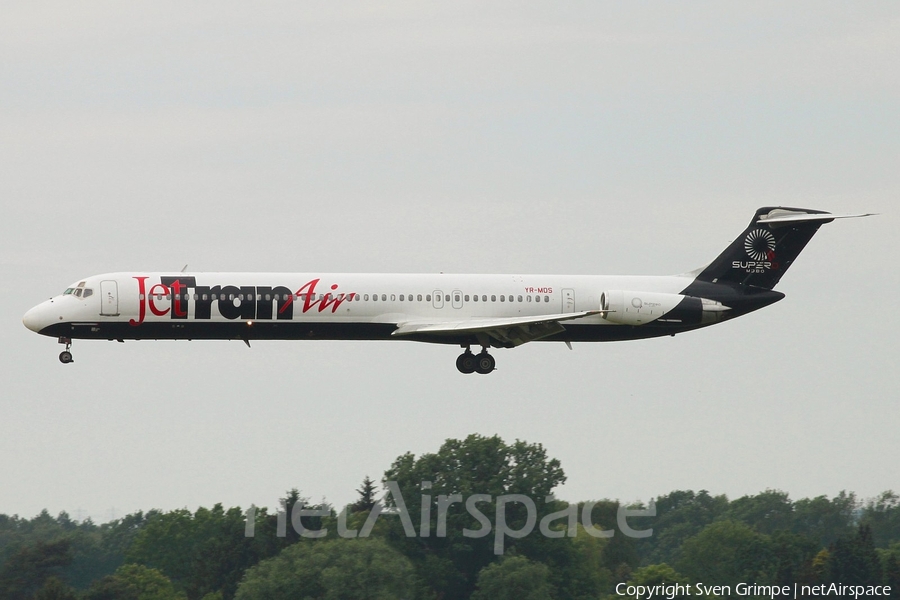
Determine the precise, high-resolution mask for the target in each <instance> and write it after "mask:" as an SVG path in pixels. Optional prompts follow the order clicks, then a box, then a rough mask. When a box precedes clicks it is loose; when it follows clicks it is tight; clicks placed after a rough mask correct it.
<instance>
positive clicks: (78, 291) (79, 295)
mask: <svg viewBox="0 0 900 600" xmlns="http://www.w3.org/2000/svg"><path fill="white" fill-rule="evenodd" d="M75 295H76V296H77V297H79V298H81V288H78V289H77V290H75Z"/></svg>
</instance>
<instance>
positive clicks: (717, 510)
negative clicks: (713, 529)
mask: <svg viewBox="0 0 900 600" xmlns="http://www.w3.org/2000/svg"><path fill="white" fill-rule="evenodd" d="M727 509H728V498H726V497H725V496H711V495H710V494H709V492H707V491H706V490H700V491H699V492H697V493H694V492H693V491H691V490H686V491H684V490H680V491H674V492H672V493H670V494H667V495H664V496H660V497H659V498H657V499H656V518H655V519H654V521H653V537H651V538H649V539H644V540H638V543H637V550H638V552H639V554H640V556H641V559H642V562H643V564H659V563H669V564H671V563H673V562H675V561H676V560H677V558H678V551H679V548H681V545H682V544H683V543H684V542H685V540H687V539H688V538H690V537H692V536H695V535H697V534H698V533H700V531H701V530H702V529H703V528H704V527H706V526H707V525H709V524H710V523H712V522H713V521H715V520H716V519H718V518H720V517H721V515H722V514H723V513H724V512H725V511H726V510H727Z"/></svg>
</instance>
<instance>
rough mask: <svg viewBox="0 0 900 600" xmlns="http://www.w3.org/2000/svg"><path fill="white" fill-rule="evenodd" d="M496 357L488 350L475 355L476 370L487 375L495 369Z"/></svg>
mask: <svg viewBox="0 0 900 600" xmlns="http://www.w3.org/2000/svg"><path fill="white" fill-rule="evenodd" d="M495 364H496V362H495V361H494V357H493V356H491V355H490V354H488V353H487V352H481V353H479V354H478V356H476V357H475V370H476V371H477V372H478V373H480V374H481V375H487V374H488V373H490V372H491V371H493V370H494V365H495Z"/></svg>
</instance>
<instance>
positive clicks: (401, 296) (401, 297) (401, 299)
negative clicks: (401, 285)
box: [400, 294, 405, 302]
mask: <svg viewBox="0 0 900 600" xmlns="http://www.w3.org/2000/svg"><path fill="white" fill-rule="evenodd" d="M403 298H405V296H404V295H403V294H400V302H403Z"/></svg>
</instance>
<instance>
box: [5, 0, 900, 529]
mask: <svg viewBox="0 0 900 600" xmlns="http://www.w3.org/2000/svg"><path fill="white" fill-rule="evenodd" d="M898 198H900V4H898V3H897V2H894V1H883V2H866V3H846V2H826V1H821V0H817V1H815V2H793V3H789V4H785V3H783V2H754V3H738V2H724V3H723V2H695V3H690V4H685V3H677V4H675V3H667V2H629V3H620V2H570V3H551V2H545V3H535V2H483V1H479V2H453V3H445V4H443V5H439V4H436V3H421V2H405V1H397V2H377V3H372V2H359V3H350V2H303V3H296V2H282V3H266V4H264V5H259V4H258V3H253V4H252V5H250V4H247V3H239V2H197V3H190V4H187V5H186V4H185V3H182V2H160V1H155V2H129V3H120V2H94V3H88V4H85V3H70V2H28V3H24V2H22V3H16V4H13V3H5V4H4V5H3V6H2V8H0V201H2V220H0V265H2V274H3V279H4V281H5V284H6V285H5V287H6V290H7V293H5V294H3V295H0V319H2V320H0V377H2V381H3V389H2V392H0V394H2V396H0V419H2V432H3V434H2V436H0V456H2V461H0V481H2V485H0V512H2V513H7V514H13V513H18V514H20V515H22V516H32V515H34V514H36V513H37V512H38V511H40V510H41V509H42V508H47V509H49V510H50V511H51V512H53V513H56V512H58V511H60V510H64V509H65V510H68V511H69V512H70V513H72V514H73V515H75V516H79V517H84V516H87V515H93V516H94V518H95V519H97V520H106V519H108V518H109V517H110V516H122V515H123V514H125V513H126V512H131V511H134V510H138V509H144V510H146V509H150V508H162V509H173V508H178V507H185V506H186V507H188V508H191V509H194V508H196V507H197V506H198V505H205V506H210V505H212V504H214V503H216V502H222V503H224V504H225V505H227V506H233V505H241V506H244V507H246V506H248V505H249V504H250V503H255V504H257V505H260V506H274V505H275V503H276V501H277V498H278V497H279V496H280V495H283V492H284V491H285V490H287V489H289V488H292V487H297V488H300V489H301V491H302V492H303V493H304V494H305V495H309V496H312V497H313V498H315V499H320V498H322V497H325V498H326V500H327V501H329V502H331V503H333V504H335V505H342V504H343V503H346V502H349V501H352V500H353V498H354V496H355V494H354V491H353V490H354V488H356V487H358V486H359V483H360V481H361V480H362V479H363V477H364V476H366V475H370V476H372V477H374V478H380V477H381V475H382V473H383V472H384V470H385V469H386V468H387V467H388V466H389V465H390V463H391V461H392V460H393V459H394V458H396V457H397V456H398V455H400V454H402V453H404V452H406V451H412V452H414V453H416V454H420V453H423V452H433V451H436V450H437V449H438V447H439V446H440V444H441V443H442V442H443V440H444V439H446V438H448V437H463V436H466V435H468V434H470V433H482V434H485V435H492V434H495V433H496V434H499V435H501V436H502V437H503V438H504V439H506V440H507V441H510V442H511V441H513V440H514V439H516V438H519V439H525V440H528V441H530V442H541V443H543V444H544V445H545V446H546V447H547V450H548V452H549V454H550V455H551V456H553V457H556V458H559V459H560V460H561V461H562V464H563V468H564V469H565V472H566V474H567V475H568V482H567V483H566V484H565V486H564V487H563V488H562V489H560V490H559V493H558V495H559V496H560V497H562V498H564V499H568V500H573V501H577V500H586V499H591V498H602V497H606V498H619V499H622V500H626V501H628V500H637V499H640V500H644V501H646V500H649V499H650V498H651V497H653V496H657V495H660V494H664V493H668V492H670V491H672V490H674V489H689V488H690V489H695V490H698V489H704V488H705V489H708V490H710V491H711V492H714V493H727V494H728V495H729V496H731V497H737V496H740V495H743V494H752V493H757V492H759V491H762V490H764V489H766V488H777V489H782V490H785V491H787V492H789V493H790V494H791V495H792V497H794V498H799V497H805V496H815V495H820V494H827V495H833V494H835V493H837V492H839V491H840V490H844V489H846V490H852V491H855V492H857V493H859V494H860V495H862V496H872V495H874V494H876V493H878V492H880V491H883V490H885V489H888V488H893V489H895V490H898V489H900V466H898V461H897V457H898V456H900V435H898V431H900V404H898V400H900V398H898V395H900V394H898V384H900V376H898V369H897V367H896V363H897V359H898V354H900V353H898V350H897V347H898V345H897V339H898V334H900V326H898V325H900V323H898V309H897V306H896V304H897V298H898V294H900V285H898V277H897V274H896V267H895V266H892V263H893V261H894V260H895V259H896V258H897V257H898V246H900V244H898V241H897V233H896V232H897V230H898V227H900V220H898V218H897V215H896V212H897V211H896V206H897V200H898ZM765 205H787V206H801V207H808V208H817V209H824V210H829V211H832V212H842V213H843V212H880V213H882V215H881V216H879V217H875V218H870V219H865V220H855V221H843V222H836V223H833V224H830V225H827V226H826V227H824V228H823V229H822V230H821V231H820V233H819V234H818V235H817V236H816V238H815V239H814V240H813V241H812V243H811V244H810V246H809V247H808V249H807V250H806V251H805V252H804V254H803V255H801V257H800V259H798V261H797V262H796V264H795V265H794V267H793V269H792V270H791V271H790V273H789V274H788V275H787V276H786V277H785V279H784V280H783V282H782V283H781V285H780V286H779V288H778V289H780V290H781V291H783V292H784V293H786V294H787V299H786V300H784V301H783V302H781V303H779V304H777V305H774V306H772V307H770V308H768V309H766V310H763V311H760V312H757V313H754V314H752V315H749V316H746V317H743V318H741V319H738V320H736V321H732V322H729V323H727V324H723V325H719V326H716V327H713V328H709V329H706V330H703V331H699V332H694V333H691V334H687V335H683V336H678V337H675V338H666V339H661V340H646V341H640V342H627V343H616V344H576V345H575V349H574V351H569V350H568V349H566V347H565V346H564V345H562V344H558V345H557V344H540V343H535V344H528V345H526V346H524V347H521V348H517V349H514V350H498V351H495V355H496V357H497V360H498V371H496V372H495V373H493V374H492V375H490V376H489V377H479V376H462V375H460V374H459V373H457V372H456V369H455V367H454V360H455V357H456V355H457V354H458V349H457V348H454V347H452V346H446V347H445V346H433V345H424V344H415V343H410V342H318V343H311V342H309V343H304V342H259V343H255V344H254V346H253V348H252V349H250V350H248V349H247V348H246V347H245V346H244V345H243V344H241V343H236V342H224V341H222V342H190V343H188V342H147V341H145V342H131V343H126V344H124V345H123V344H116V343H108V342H87V341H80V342H76V343H75V345H74V347H73V350H74V354H75V359H76V362H75V363H74V364H72V365H68V366H63V365H61V364H60V363H59V362H58V361H57V358H56V356H57V354H58V352H59V350H60V348H59V347H58V346H57V344H56V342H55V340H53V339H50V338H44V337H40V336H37V335H35V334H33V333H32V332H30V331H28V330H27V329H25V327H24V326H23V325H22V323H21V317H22V314H23V313H24V312H25V311H26V310H27V309H28V308H30V307H31V306H32V305H34V304H37V303H38V302H40V301H41V300H43V299H45V298H47V297H48V296H51V295H54V294H56V293H59V292H61V291H62V290H63V289H64V288H65V287H66V285H67V284H69V283H71V282H72V281H77V280H78V279H79V278H81V277H83V276H86V275H91V274H97V273H102V272H108V271H119V270H168V269H171V270H179V269H181V267H182V266H183V265H184V264H185V263H188V264H189V265H190V268H191V270H198V271H229V270H232V271H240V270H247V271H304V272H306V271H316V272H329V271H350V272H357V271H358V272H379V271H389V272H438V271H444V272H477V273H491V272H498V273H504V272H514V273H518V272H532V273H533V272H538V273H579V274H582V273H596V274H619V273H628V274H671V273H678V272H683V271H687V270H690V269H693V268H696V267H699V266H701V265H703V264H705V263H706V262H708V261H710V260H711V259H712V258H714V257H715V256H716V255H717V254H718V253H719V252H720V251H721V250H722V249H723V248H724V247H725V246H726V245H727V243H728V242H729V241H730V240H731V239H732V238H733V237H735V236H736V235H737V234H738V233H739V232H740V231H742V229H743V227H744V226H745V225H746V224H747V222H748V221H749V219H750V217H751V216H752V214H753V211H754V210H755V209H756V208H757V207H759V206H765Z"/></svg>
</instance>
